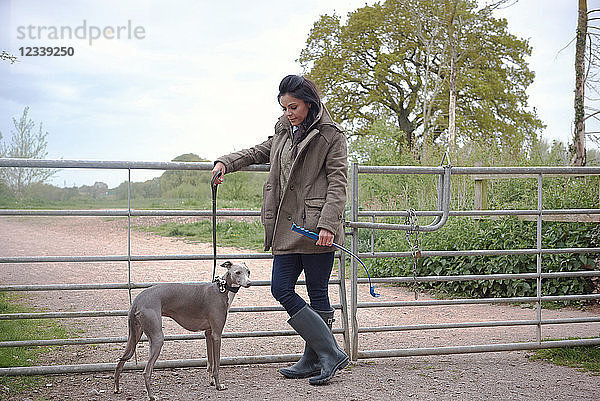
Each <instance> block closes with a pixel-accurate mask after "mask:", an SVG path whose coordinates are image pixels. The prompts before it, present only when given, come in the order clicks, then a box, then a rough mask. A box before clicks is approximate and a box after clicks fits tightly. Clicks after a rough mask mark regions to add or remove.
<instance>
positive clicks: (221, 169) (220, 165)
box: [212, 162, 225, 184]
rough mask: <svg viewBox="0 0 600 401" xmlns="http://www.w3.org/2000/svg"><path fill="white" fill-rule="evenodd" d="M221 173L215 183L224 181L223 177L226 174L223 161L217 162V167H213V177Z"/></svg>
mask: <svg viewBox="0 0 600 401" xmlns="http://www.w3.org/2000/svg"><path fill="white" fill-rule="evenodd" d="M219 173H221V175H219V176H218V177H217V178H216V179H215V183H216V184H222V183H223V177H224V176H225V165H224V164H223V163H221V162H217V164H215V167H213V169H212V176H213V179H214V178H215V174H219Z"/></svg>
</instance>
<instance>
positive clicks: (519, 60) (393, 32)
mask: <svg viewBox="0 0 600 401" xmlns="http://www.w3.org/2000/svg"><path fill="white" fill-rule="evenodd" d="M449 12H451V13H452V15H450V16H449V15H448V13H449ZM449 38H450V39H451V40H450V39H449ZM530 53H531V48H530V47H529V45H528V43H527V41H525V40H521V39H519V38H517V37H515V36H514V35H512V34H510V33H509V32H508V30H507V23H506V20H499V19H496V18H494V17H493V16H492V15H491V12H490V10H489V9H483V10H478V9H477V3H476V2H475V1H470V0H450V1H445V2H432V1H427V0H387V1H385V2H383V3H376V4H374V5H372V6H365V7H362V8H359V9H357V10H356V11H354V12H351V13H349V14H348V18H347V19H346V21H345V22H342V19H341V18H340V17H339V16H337V15H323V16H321V17H320V19H319V20H318V21H316V22H315V24H314V26H313V28H312V30H311V32H310V34H309V37H308V39H307V46H306V48H305V49H303V50H302V52H301V55H300V58H299V61H300V63H301V64H302V65H303V67H304V69H305V71H306V72H307V73H308V75H309V76H310V77H312V78H313V79H314V80H315V81H316V82H317V84H318V85H319V86H320V88H321V89H322V91H323V95H324V97H325V100H326V101H327V102H328V104H329V105H330V109H331V111H332V113H333V114H334V117H335V118H336V119H337V120H339V121H341V122H343V123H344V124H345V125H346V126H347V128H348V129H349V131H350V132H351V134H352V135H364V134H366V133H367V132H369V130H368V128H369V127H370V126H371V125H372V124H373V123H374V122H375V121H381V120H383V121H385V122H386V123H388V124H393V125H395V126H397V127H398V128H399V132H400V133H401V134H400V135H398V136H397V137H396V138H395V140H396V141H398V142H400V143H402V144H403V145H404V146H407V147H408V148H409V149H410V150H411V151H412V152H414V153H415V154H416V155H417V156H419V157H421V156H422V155H423V151H424V150H425V149H427V146H428V144H430V143H440V142H445V144H446V145H447V144H448V143H447V142H448V110H449V104H448V103H449V101H450V96H449V85H450V82H451V81H450V71H451V61H452V62H453V68H454V69H455V73H456V76H455V81H454V84H455V88H456V89H455V95H454V96H453V98H452V101H455V102H456V134H455V135H456V141H457V142H458V144H459V145H460V144H461V143H466V142H469V141H476V142H478V143H480V144H481V145H483V146H492V147H500V148H501V149H502V150H503V151H510V152H513V153H514V152H521V151H522V150H523V149H524V148H525V147H526V146H527V145H528V144H531V143H532V142H534V141H535V140H536V138H537V132H538V131H539V130H540V129H541V128H542V126H543V125H542V123H541V121H540V120H539V119H538V118H537V116H536V114H535V110H530V108H529V107H528V104H527V94H526V92H525V91H526V89H527V87H528V86H529V85H530V84H531V82H532V81H533V78H534V74H533V72H532V71H530V70H529V68H528V66H527V62H526V61H525V57H526V56H528V55H529V54H530Z"/></svg>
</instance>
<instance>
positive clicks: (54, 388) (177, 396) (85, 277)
mask: <svg viewBox="0 0 600 401" xmlns="http://www.w3.org/2000/svg"><path fill="white" fill-rule="evenodd" d="M146 222H147V221H146ZM211 252H212V250H211V248H210V246H208V245H206V244H193V243H187V242H184V241H181V240H176V239H171V238H164V237H159V236H156V235H153V234H149V233H145V232H140V231H134V232H133V235H132V254H135V255H151V254H187V253H194V254H202V253H211ZM219 252H220V253H236V252H242V250H240V249H233V248H220V249H219ZM126 253H127V229H126V221H125V220H123V219H116V220H114V219H113V220H106V219H102V218H96V217H76V218H54V217H52V218H50V217H48V218H46V217H36V218H16V217H11V218H1V217H0V255H2V256H34V255H36V256H39V255H123V254H126ZM247 263H248V265H249V266H250V268H251V270H252V279H255V280H268V279H269V278H270V265H271V263H270V261H269V260H262V261H261V260H259V261H249V262H247ZM211 273H212V262H210V261H207V262H189V261H177V262H136V263H133V264H132V280H133V281H135V282H148V281H186V280H209V279H210V275H211ZM126 280H127V265H126V263H123V262H119V263H66V264H58V263H46V264H41V263H39V264H38V263H31V264H0V283H3V284H49V283H101V282H111V283H116V282H126ZM378 291H380V292H381V293H382V298H381V300H383V301H390V300H404V299H406V300H410V299H411V298H412V297H413V294H412V293H410V292H408V291H407V290H405V289H402V288H396V287H378ZM300 292H301V293H302V291H300ZM360 293H361V295H360V297H361V298H362V299H361V300H365V301H366V300H371V299H372V298H370V297H369V295H368V291H367V289H366V288H362V289H361V291H360ZM330 294H331V298H332V302H333V303H339V296H338V290H337V288H336V287H332V288H331V291H330ZM133 295H135V292H134V294H133ZM421 298H427V297H426V296H424V295H421ZM24 299H25V300H26V302H28V303H30V304H31V305H33V306H35V307H37V308H41V309H44V310H48V311H75V310H112V309H119V310H120V309H127V307H128V304H129V298H128V294H127V291H123V290H102V291H51V292H50V291H49V292H35V293H27V294H25V295H24ZM246 305H275V301H274V300H273V299H272V297H271V295H270V293H269V289H268V288H267V287H251V288H250V289H247V290H242V291H240V293H239V294H238V296H237V297H236V300H235V302H234V306H246ZM599 312H600V311H599V310H598V309H597V308H596V309H591V310H588V311H578V310H571V309H563V310H560V311H547V310H544V311H543V318H564V317H572V316H597V315H598V313H599ZM337 316H338V318H339V312H337ZM534 318H535V310H534V309H532V308H527V307H519V306H511V305H466V306H459V307H448V306H440V307H421V308H377V309H371V310H364V309H361V310H359V315H358V319H359V323H360V325H361V326H379V325H398V324H417V323H428V322H429V323H433V322H436V323H439V322H468V321H485V320H525V319H534ZM286 319H287V315H285V313H283V312H265V313H260V314H250V313H231V314H230V315H229V317H228V321H227V325H226V327H225V331H229V332H233V331H249V330H289V326H288V325H287V324H286ZM338 320H339V319H338ZM64 324H66V325H67V327H69V329H70V330H71V331H72V332H74V333H75V334H76V335H78V336H80V337H106V336H125V335H126V323H125V318H121V317H111V318H82V319H72V320H67V321H64ZM163 324H164V326H165V334H175V333H184V332H185V330H183V329H181V328H180V327H179V326H177V325H176V324H173V322H171V321H170V320H168V319H165V321H164V322H163ZM339 324H340V323H339V321H338V322H336V327H339ZM599 332H600V325H599V324H574V325H555V326H550V327H545V328H544V331H543V337H544V338H567V337H584V336H594V335H598V333H599ZM534 338H535V331H534V328H533V327H529V326H517V327H510V328H489V329H464V330H458V329H456V330H431V331H426V332H389V333H385V334H384V333H378V334H361V335H360V348H361V349H387V348H405V347H413V346H428V347H431V346H448V345H472V344H485V343H506V342H518V341H531V340H532V339H534ZM341 340H342V339H341V336H340V337H338V341H340V342H341ZM301 347H302V344H301V340H300V339H299V337H275V338H266V339H226V340H224V341H223V350H222V355H223V356H224V357H229V356H239V355H266V354H276V353H296V352H300V350H301ZM123 348H124V344H110V345H97V346H65V347H58V348H56V349H55V350H54V351H53V352H52V354H49V355H47V356H46V357H45V358H46V360H45V361H44V362H43V363H44V364H52V363H60V364H70V363H102V362H111V363H112V362H115V361H116V360H117V358H118V357H120V354H121V352H122V349H123ZM205 352H206V351H205V346H204V342H203V341H202V342H185V341H177V342H167V343H166V344H165V346H164V347H163V350H162V353H161V359H177V358H203V357H205V356H206V354H205ZM138 354H139V358H140V359H141V360H145V359H146V357H147V349H146V346H145V344H141V345H140V348H139V352H138ZM526 355H527V354H526V353H525V352H508V353H488V354H472V355H455V356H439V357H412V358H389V359H376V360H368V361H364V360H361V361H359V362H357V363H353V364H352V365H351V366H350V367H349V368H346V369H344V370H343V371H342V372H339V373H338V374H336V376H335V378H334V379H333V380H332V381H331V383H330V384H329V385H327V386H321V387H312V386H309V385H308V384H307V382H306V380H285V379H284V378H283V377H282V376H281V375H279V374H278V373H277V368H278V367H280V366H283V365H277V364H269V365H256V366H254V365H250V366H225V367H223V368H222V377H223V379H224V382H225V384H226V385H227V386H228V390H227V391H224V392H218V393H217V392H216V391H215V390H214V389H212V388H210V387H209V386H208V384H207V380H206V373H205V371H204V369H176V370H173V369H168V370H158V371H156V372H155V376H154V380H153V381H154V383H155V389H156V390H157V393H158V395H159V396H160V397H161V398H162V399H164V400H182V401H183V400H204V399H232V400H238V399H239V400H241V399H244V400H246V399H263V400H279V399H282V398H284V399H286V400H296V399H298V400H300V399H303V400H304V399H323V400H325V399H327V400H363V399H367V398H375V397H376V398H379V399H399V400H405V399H406V400H446V399H447V400H450V399H453V400H456V399H459V400H522V399H529V400H567V399H573V400H598V399H600V377H599V376H594V375H590V374H587V373H581V372H578V371H577V370H575V369H572V368H564V367H556V366H553V365H551V364H548V363H545V362H531V361H529V360H528V359H527V358H526ZM122 383H123V393H122V394H117V395H115V394H112V377H111V373H110V372H106V373H102V374H81V375H62V376H52V377H49V378H48V383H47V384H45V385H43V386H41V387H40V388H36V389H34V390H32V391H30V392H28V393H27V394H21V395H19V396H11V395H9V394H7V393H6V391H4V390H3V389H0V399H18V400H27V399H29V400H114V401H117V400H143V399H145V391H144V388H143V380H142V377H141V374H140V372H125V373H124V374H123V378H122Z"/></svg>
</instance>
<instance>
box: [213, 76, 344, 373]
mask: <svg viewBox="0 0 600 401" xmlns="http://www.w3.org/2000/svg"><path fill="white" fill-rule="evenodd" d="M277 100H278V101H279V104H280V105H281V107H282V108H283V112H284V113H283V115H282V116H281V117H280V118H279V121H278V122H277V124H275V134H274V135H273V136H270V137H269V138H268V139H267V140H266V141H265V142H263V143H261V144H259V145H257V146H254V147H252V148H250V149H245V150H242V151H239V152H235V153H231V154H229V155H226V156H223V157H220V158H219V159H217V161H215V167H214V169H213V176H214V175H215V174H218V173H222V174H221V175H220V177H217V179H216V182H217V183H218V184H220V183H222V182H223V176H224V175H225V173H230V172H233V171H237V170H239V169H241V168H243V167H245V166H248V165H250V164H263V163H270V164H271V168H270V172H269V176H268V178H267V182H266V183H265V185H264V188H263V205H262V210H261V221H262V223H263V225H264V227H265V250H269V249H271V251H272V253H273V271H272V279H271V293H272V294H273V296H274V297H275V299H277V301H279V302H280V303H281V305H283V307H284V308H285V310H286V311H287V312H288V314H289V316H290V318H289V320H288V323H289V324H290V325H291V326H292V327H293V328H294V329H295V330H296V332H298V334H300V336H301V337H302V338H303V339H304V341H305V342H306V346H305V347H304V355H303V356H302V358H301V359H300V360H299V361H298V362H297V363H296V364H294V365H293V366H291V367H289V368H284V369H280V372H281V374H283V375H284V376H285V377H288V378H305V377H310V379H309V383H310V384H323V383H326V382H327V381H329V380H330V379H331V378H332V377H333V375H334V374H335V372H336V371H337V370H338V369H342V368H343V367H344V366H346V365H347V364H348V356H347V355H346V353H345V352H344V351H342V349H341V348H340V347H339V346H338V344H337V342H336V340H335V338H334V336H333V334H332V332H331V326H332V323H333V315H334V310H333V309H332V308H331V305H330V303H329V295H328V283H329V276H330V275H331V270H332V267H333V256H334V248H333V246H332V243H333V242H336V243H338V244H341V243H342V242H343V239H344V228H343V215H344V207H345V204H346V184H347V170H348V152H347V148H346V137H345V135H344V133H343V130H342V128H341V127H340V126H339V125H337V124H336V123H334V122H333V120H332V119H331V116H330V115H329V112H328V111H327V109H326V108H325V106H324V105H323V103H321V100H320V98H319V94H318V91H317V88H316V86H315V84H314V83H313V82H312V81H310V80H308V79H306V78H304V77H301V76H298V75H288V76H286V77H285V78H283V80H282V81H281V83H280V84H279V95H278V96H277ZM292 223H296V224H298V225H300V226H302V227H305V228H306V229H309V230H311V231H314V232H317V233H318V234H319V239H318V241H316V243H315V242H314V241H313V240H311V239H308V238H306V237H304V236H302V235H300V234H298V233H296V232H293V231H292V230H291V226H292ZM302 271H304V275H305V278H306V287H307V290H308V296H309V298H310V306H308V305H307V304H306V302H305V301H304V300H303V299H302V298H301V297H300V296H299V295H298V294H297V293H296V292H295V286H296V282H297V281H298V277H299V276H300V273H301V272H302Z"/></svg>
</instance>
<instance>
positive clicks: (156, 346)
mask: <svg viewBox="0 0 600 401" xmlns="http://www.w3.org/2000/svg"><path fill="white" fill-rule="evenodd" d="M140 320H141V321H142V327H143V328H144V332H145V333H146V335H147V336H148V342H149V343H150V356H149V357H148V363H147V364H146V368H145V369H144V383H145V384H146V391H147V392H148V398H149V399H150V401H154V400H156V398H155V397H154V394H153V393H152V389H151V388H150V385H151V379H152V371H153V370H154V364H155V363H156V360H157V359H158V355H159V354H160V350H161V348H162V346H163V343H164V341H165V336H164V334H163V331H162V319H161V316H160V312H159V313H158V314H155V313H152V315H150V316H144V318H143V319H142V318H141V319H140Z"/></svg>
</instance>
